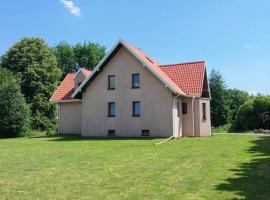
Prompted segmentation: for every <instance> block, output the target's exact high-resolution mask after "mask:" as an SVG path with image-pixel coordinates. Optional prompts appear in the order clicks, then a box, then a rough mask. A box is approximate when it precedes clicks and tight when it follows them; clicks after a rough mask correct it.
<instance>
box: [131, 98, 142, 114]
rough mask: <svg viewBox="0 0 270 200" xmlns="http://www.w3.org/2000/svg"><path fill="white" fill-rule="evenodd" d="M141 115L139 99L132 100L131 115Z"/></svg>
mask: <svg viewBox="0 0 270 200" xmlns="http://www.w3.org/2000/svg"><path fill="white" fill-rule="evenodd" d="M140 115H141V104H140V102H139V101H133V105H132V116H133V117H139V116H140Z"/></svg>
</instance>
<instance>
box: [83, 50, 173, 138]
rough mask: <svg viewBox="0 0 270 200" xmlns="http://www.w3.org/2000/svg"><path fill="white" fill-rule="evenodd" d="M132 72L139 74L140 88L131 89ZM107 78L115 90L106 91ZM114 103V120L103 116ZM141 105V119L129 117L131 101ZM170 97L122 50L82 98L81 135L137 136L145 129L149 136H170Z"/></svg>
mask: <svg viewBox="0 0 270 200" xmlns="http://www.w3.org/2000/svg"><path fill="white" fill-rule="evenodd" d="M133 73H140V86H141V87H140V89H131V77H132V74H133ZM108 75H115V85H116V89H115V90H107V88H108V86H107V84H108ZM111 101H112V102H116V117H114V118H109V117H107V112H108V111H107V107H108V106H107V105H108V102H111ZM133 101H140V102H141V116H140V117H132V102H133ZM172 108H173V95H172V93H171V92H170V90H169V89H168V88H165V87H164V84H162V83H161V81H160V80H159V79H157V78H156V77H155V76H154V75H153V74H152V73H151V72H149V71H148V69H147V68H145V67H143V66H142V64H141V63H140V62H139V61H137V60H136V59H135V58H134V57H133V56H132V55H131V54H130V53H129V52H128V51H127V50H126V49H125V48H124V47H122V48H121V49H120V50H119V52H118V53H117V54H116V55H115V56H114V57H113V58H112V60H111V61H110V62H109V63H108V64H107V66H106V67H105V68H104V69H103V70H102V71H101V72H100V74H99V75H98V76H97V77H96V78H95V79H94V80H93V82H92V83H90V84H89V86H88V87H87V89H86V91H85V92H84V93H83V95H82V136H107V131H108V129H115V131H116V136H123V137H137V136H141V130H142V129H149V130H150V135H151V136H153V137H169V136H171V135H172V134H173V120H172V118H173V114H172Z"/></svg>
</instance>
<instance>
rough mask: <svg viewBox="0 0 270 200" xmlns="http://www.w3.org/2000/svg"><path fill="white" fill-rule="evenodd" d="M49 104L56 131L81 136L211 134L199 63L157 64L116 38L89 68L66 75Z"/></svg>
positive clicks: (205, 84)
mask: <svg viewBox="0 0 270 200" xmlns="http://www.w3.org/2000/svg"><path fill="white" fill-rule="evenodd" d="M50 101H51V102H52V103H57V104H58V106H59V129H58V131H59V133H63V134H75V133H77V134H81V135H82V136H86V137H91V136H93V137H106V136H119V137H141V136H143V137H145V136H150V137H170V136H174V137H182V136H207V135H210V134H211V125H210V124H211V123H210V122H211V121H210V91H209V85H208V79H207V73H206V66H205V62H204V61H199V62H190V63H179V64H170V65H161V64H159V63H158V62H157V61H155V60H153V59H152V58H150V57H149V56H148V55H146V54H144V53H143V52H142V51H141V50H139V49H137V48H135V47H134V46H132V45H131V44H129V43H128V42H126V41H123V40H120V41H119V42H117V43H116V45H115V46H114V47H113V48H112V50H111V51H110V52H109V53H108V54H107V55H106V56H105V57H104V58H103V59H102V61H101V62H100V63H99V64H98V65H97V66H96V67H95V68H94V69H93V71H88V70H86V69H82V68H81V69H80V70H78V71H77V72H76V73H69V74H67V76H66V78H65V79H64V80H63V82H62V83H61V84H60V86H59V87H58V89H57V90H56V91H55V93H54V94H53V96H52V97H51V99H50Z"/></svg>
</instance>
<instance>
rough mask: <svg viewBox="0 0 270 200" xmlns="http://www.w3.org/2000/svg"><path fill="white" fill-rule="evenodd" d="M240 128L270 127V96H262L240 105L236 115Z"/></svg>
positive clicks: (237, 126)
mask: <svg viewBox="0 0 270 200" xmlns="http://www.w3.org/2000/svg"><path fill="white" fill-rule="evenodd" d="M236 128H237V129H238V130H252V129H259V128H263V129H270V97H269V96H260V97H256V98H254V99H251V100H248V101H247V102H245V103H244V104H243V105H242V106H240V108H239V110H238V113H237V115H236Z"/></svg>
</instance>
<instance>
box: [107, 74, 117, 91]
mask: <svg viewBox="0 0 270 200" xmlns="http://www.w3.org/2000/svg"><path fill="white" fill-rule="evenodd" d="M108 89H109V90H113V89H115V75H109V76H108Z"/></svg>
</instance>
